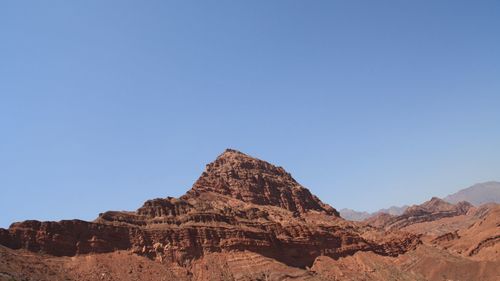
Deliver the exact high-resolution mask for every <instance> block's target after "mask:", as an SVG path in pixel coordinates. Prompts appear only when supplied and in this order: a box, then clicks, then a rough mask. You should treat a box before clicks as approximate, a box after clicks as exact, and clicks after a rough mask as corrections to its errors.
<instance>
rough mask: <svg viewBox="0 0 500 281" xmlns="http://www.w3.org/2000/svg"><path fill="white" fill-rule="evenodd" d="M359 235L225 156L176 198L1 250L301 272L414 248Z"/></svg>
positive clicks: (276, 174) (15, 241)
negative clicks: (229, 257)
mask: <svg viewBox="0 0 500 281" xmlns="http://www.w3.org/2000/svg"><path fill="white" fill-rule="evenodd" d="M362 232H363V228H359V227H358V226H357V225H356V224H353V223H350V222H347V221H345V220H343V219H342V218H340V217H339V215H338V212H337V211H336V210H335V209H334V208H332V207H331V206H329V205H327V204H325V203H323V202H321V201H320V200H319V199H318V198H317V197H316V196H314V195H312V194H311V192H310V191H309V190H308V189H306V188H305V187H303V186H302V185H300V184H299V183H298V182H297V181H295V179H293V178H292V176H291V175H290V174H289V173H287V172H286V171H285V170H284V169H283V168H281V167H276V166H274V165H272V164H270V163H268V162H265V161H262V160H259V159H256V158H253V157H250V156H248V155H245V154H243V153H241V152H238V151H235V150H226V151H225V152H224V153H223V154H222V155H220V156H219V157H218V158H217V159H216V160H215V161H214V162H212V163H210V164H208V165H207V168H206V170H205V171H204V172H203V173H202V175H201V176H200V178H199V179H198V180H197V181H196V182H195V183H194V185H193V187H192V188H191V189H190V190H189V191H188V192H187V193H186V194H185V195H184V196H182V197H181V198H172V197H167V198H159V199H153V200H148V201H146V202H145V203H144V204H143V206H142V207H140V208H139V209H137V210H136V211H133V212H117V211H108V212H105V213H102V214H100V215H99V217H98V218H97V219H96V220H95V221H93V222H85V221H80V220H68V221H60V222H38V221H25V222H21V223H14V224H12V226H11V227H10V228H9V229H8V230H4V229H0V244H1V245H5V246H7V247H9V248H12V249H26V250H29V251H32V252H41V253H45V254H49V255H54V256H75V255H81V254H94V253H109V252H114V251H119V250H126V251H130V252H131V253H134V254H137V255H140V256H144V257H147V258H150V259H153V260H157V261H160V262H169V263H175V264H178V265H181V266H188V265H189V264H191V263H192V262H193V261H195V260H197V259H199V258H201V257H203V256H206V255H208V254H211V253H228V252H234V251H236V252H239V251H250V252H254V253H257V254H259V255H262V256H264V257H267V258H272V259H275V260H277V261H279V262H281V263H283V264H286V265H288V266H294V267H301V268H305V267H310V266H311V265H312V264H313V262H314V260H315V259H316V258H317V257H318V256H322V255H324V256H329V257H331V258H334V259H336V258H339V257H344V256H349V255H352V254H354V253H356V252H359V251H364V252H366V251H367V252H373V253H375V254H379V255H383V256H397V255H399V254H401V253H404V252H406V251H408V250H410V249H414V248H415V247H416V245H418V244H419V243H420V241H419V239H418V237H417V236H416V235H409V234H405V235H401V236H399V237H397V238H396V239H392V240H390V241H382V240H377V239H368V238H366V237H363V235H362Z"/></svg>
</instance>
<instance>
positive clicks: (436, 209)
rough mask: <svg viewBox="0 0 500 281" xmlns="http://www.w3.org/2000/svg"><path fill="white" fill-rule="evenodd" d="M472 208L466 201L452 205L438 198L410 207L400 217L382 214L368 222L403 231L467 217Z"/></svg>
mask: <svg viewBox="0 0 500 281" xmlns="http://www.w3.org/2000/svg"><path fill="white" fill-rule="evenodd" d="M472 207H473V206H472V204H470V203H468V202H465V201H462V202H459V203H457V204H451V203H448V202H446V201H444V200H442V199H439V198H437V197H433V198H432V199H431V200H429V201H427V202H424V203H422V204H420V205H413V206H410V207H408V208H407V209H406V210H405V211H404V212H403V214H401V215H399V216H393V215H389V214H386V213H380V214H378V215H375V216H373V217H370V218H368V219H367V220H366V222H367V223H368V224H371V225H373V226H377V227H381V226H383V227H384V228H388V229H402V228H404V227H406V226H408V225H411V224H415V223H420V222H426V221H435V220H439V219H442V218H446V217H455V216H460V215H465V214H466V213H467V212H468V211H469V209H471V208H472Z"/></svg>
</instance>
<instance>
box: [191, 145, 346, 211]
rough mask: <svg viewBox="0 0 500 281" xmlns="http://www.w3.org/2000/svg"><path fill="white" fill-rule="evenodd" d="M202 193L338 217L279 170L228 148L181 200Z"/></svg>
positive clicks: (281, 169)
mask: <svg viewBox="0 0 500 281" xmlns="http://www.w3.org/2000/svg"><path fill="white" fill-rule="evenodd" d="M204 192H214V193H218V194H222V195H227V196H230V197H232V198H235V199H239V200H241V201H244V202H248V203H253V204H257V205H270V206H277V207H281V208H283V209H286V210H289V211H291V212H293V213H295V214H304V213H306V212H308V211H312V210H313V211H318V212H324V213H325V214H328V215H335V216H337V217H338V216H339V213H338V212H337V211H336V210H335V209H334V208H332V207H331V206H329V205H327V204H324V203H323V202H321V201H320V200H319V199H318V198H317V197H316V196H314V195H312V194H311V192H310V191H309V190H308V189H306V188H304V187H303V186H301V185H300V184H299V183H297V182H296V181H295V179H294V178H292V176H291V175H290V174H289V173H288V172H286V171H285V169H283V168H282V167H276V166H274V165H272V164H270V163H268V162H266V161H262V160H259V159H256V158H253V157H250V156H248V155H246V154H244V153H241V152H239V151H236V150H232V149H227V150H226V151H225V152H224V153H223V154H222V155H220V156H219V157H217V159H216V160H215V161H214V162H212V163H210V164H208V165H207V167H206V170H205V172H203V174H202V175H201V177H200V178H199V179H198V180H197V181H196V182H195V184H194V185H193V187H192V189H191V190H190V191H188V193H187V194H186V195H185V196H184V197H183V198H189V197H196V196H197V195H199V194H201V193H204Z"/></svg>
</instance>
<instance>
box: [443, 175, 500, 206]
mask: <svg viewBox="0 0 500 281" xmlns="http://www.w3.org/2000/svg"><path fill="white" fill-rule="evenodd" d="M443 200H444V201H447V202H450V203H453V204H456V203H458V202H460V201H467V202H469V203H471V204H472V205H476V206H478V205H482V204H485V203H500V182H496V181H490V182H484V183H478V184H475V185H473V186H471V187H468V188H465V189H462V190H460V191H458V192H456V193H453V194H451V195H448V196H446V197H445V198H443Z"/></svg>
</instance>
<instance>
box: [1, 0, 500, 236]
mask: <svg viewBox="0 0 500 281" xmlns="http://www.w3.org/2000/svg"><path fill="white" fill-rule="evenodd" d="M499 14H500V2H498V1H457V0H453V1H399V0H398V1H291V0H290V1H186V0H183V1H50V2H48V1H32V2H31V1H2V3H1V4H0V43H1V44H0V137H1V138H0V190H1V197H0V214H1V216H0V226H2V227H6V226H8V225H9V224H10V223H11V222H13V221H19V220H25V219H39V220H59V219H70V218H80V219H86V220H92V219H94V218H95V217H96V216H97V215H98V213H99V212H103V211H106V210H135V209H136V208H138V207H139V206H140V205H141V204H142V202H143V201H145V200H147V199H150V198H155V197H166V196H180V195H182V194H183V193H184V192H185V191H186V190H187V189H189V188H190V186H191V184H192V183H193V182H194V181H195V180H196V178H197V177H198V176H199V175H200V173H201V172H202V171H203V169H204V166H205V164H207V163H208V162H210V161H212V160H213V159H214V158H215V157H216V156H217V155H218V154H220V153H221V152H222V151H223V150H224V149H225V148H227V147H231V148H235V149H238V150H241V151H243V152H245V153H248V154H250V155H253V156H256V157H259V158H262V159H265V160H267V161H270V162H272V163H275V164H277V165H281V166H284V167H285V168H286V169H287V170H288V171H289V172H291V173H292V174H293V175H294V177H295V178H296V179H297V180H298V181H299V182H300V183H302V184H303V185H305V186H306V187H308V188H309V189H311V190H312V192H313V193H315V194H317V195H318V196H319V197H320V198H321V199H322V200H323V201H325V202H327V203H329V204H331V205H333V206H334V207H336V208H343V207H350V208H354V209H358V210H368V211H373V210H376V209H379V208H382V207H389V206H391V205H401V204H409V203H419V202H422V201H424V200H427V199H429V198H430V197H432V196H444V195H446V194H449V193H451V192H454V191H456V190H458V189H460V188H465V187H467V186H469V185H472V184H474V183H477V182H482V181H488V180H500V172H499V171H500V170H499V167H500V149H499V145H500V125H499V124H500V110H499V109H500V51H499V50H500V32H498V30H499V27H500V15H499Z"/></svg>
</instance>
